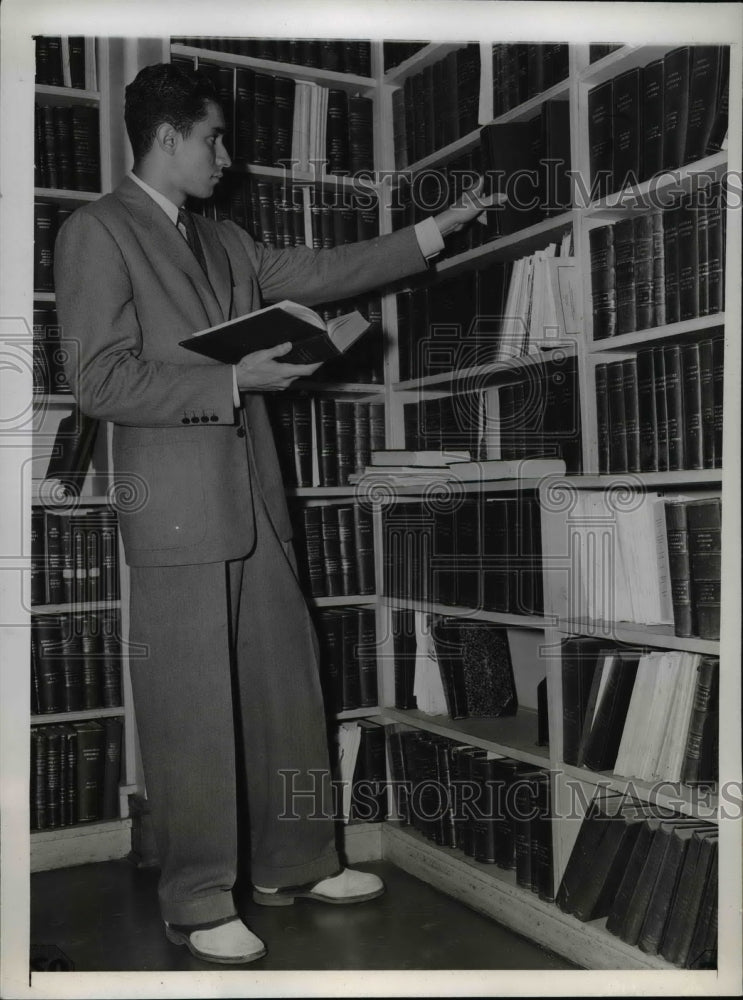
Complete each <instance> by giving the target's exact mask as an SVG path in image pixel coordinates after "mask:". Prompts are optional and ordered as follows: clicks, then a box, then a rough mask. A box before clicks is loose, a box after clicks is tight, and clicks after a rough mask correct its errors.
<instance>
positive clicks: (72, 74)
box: [35, 35, 98, 90]
mask: <svg viewBox="0 0 743 1000" xmlns="http://www.w3.org/2000/svg"><path fill="white" fill-rule="evenodd" d="M35 41H36V82H37V83H39V84H43V85H44V86H47V87H75V88H76V89H78V90H97V89H98V82H97V72H96V53H95V39H94V38H83V37H81V36H74V37H72V36H70V37H67V36H65V37H63V38H60V37H59V36H51V35H37V36H36V39H35Z"/></svg>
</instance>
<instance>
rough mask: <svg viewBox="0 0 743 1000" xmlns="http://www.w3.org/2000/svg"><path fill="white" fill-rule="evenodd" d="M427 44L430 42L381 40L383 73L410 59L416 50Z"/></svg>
mask: <svg viewBox="0 0 743 1000" xmlns="http://www.w3.org/2000/svg"><path fill="white" fill-rule="evenodd" d="M429 44H430V42H383V43H382V56H383V60H384V71H385V73H388V72H389V71H390V70H391V69H394V68H395V67H396V66H399V65H400V64H401V63H404V62H405V60H406V59H410V58H411V57H412V56H414V55H415V54H416V52H420V50H421V49H425V47H426V46H427V45H429Z"/></svg>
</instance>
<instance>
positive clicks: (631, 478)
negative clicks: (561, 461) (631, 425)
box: [564, 469, 722, 490]
mask: <svg viewBox="0 0 743 1000" xmlns="http://www.w3.org/2000/svg"><path fill="white" fill-rule="evenodd" d="M564 482H565V484H566V485H569V486H573V487H574V488H575V489H577V490H605V489H606V488H607V486H612V485H615V486H616V485H618V484H620V483H621V485H622V487H623V488H624V487H631V486H635V487H636V488H637V489H638V490H640V489H643V488H646V487H652V488H653V489H678V488H680V487H683V486H709V487H712V488H715V487H718V486H719V485H720V484H721V483H722V469H679V470H676V471H674V472H606V473H585V474H584V475H568V476H565V477H564Z"/></svg>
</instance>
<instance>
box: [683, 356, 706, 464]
mask: <svg viewBox="0 0 743 1000" xmlns="http://www.w3.org/2000/svg"><path fill="white" fill-rule="evenodd" d="M681 363H682V377H683V392H682V395H683V413H684V422H683V429H684V430H683V432H684V445H683V450H684V468H686V469H703V468H704V465H703V462H702V383H701V372H700V358H699V344H684V345H683V347H682V348H681Z"/></svg>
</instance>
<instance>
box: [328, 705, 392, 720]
mask: <svg viewBox="0 0 743 1000" xmlns="http://www.w3.org/2000/svg"><path fill="white" fill-rule="evenodd" d="M381 711H382V710H381V709H380V708H379V706H378V705H373V706H371V707H370V708H346V709H344V710H343V711H342V712H336V713H335V715H334V716H332V720H333V722H353V720H354V719H368V718H369V716H370V715H379V713H380V712H381Z"/></svg>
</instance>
